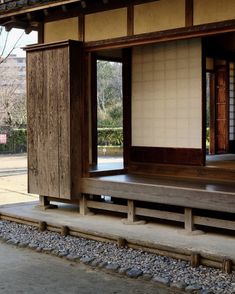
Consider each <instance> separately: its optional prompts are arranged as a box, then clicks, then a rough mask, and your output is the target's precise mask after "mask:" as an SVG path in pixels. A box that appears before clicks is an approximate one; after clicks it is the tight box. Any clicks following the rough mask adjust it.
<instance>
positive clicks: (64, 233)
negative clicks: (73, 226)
mask: <svg viewBox="0 0 235 294" xmlns="http://www.w3.org/2000/svg"><path fill="white" fill-rule="evenodd" d="M61 235H62V236H68V235H69V227H67V226H62V227H61Z"/></svg>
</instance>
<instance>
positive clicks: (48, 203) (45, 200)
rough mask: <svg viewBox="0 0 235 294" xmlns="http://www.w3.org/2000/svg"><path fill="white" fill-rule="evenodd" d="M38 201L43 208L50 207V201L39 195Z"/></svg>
mask: <svg viewBox="0 0 235 294" xmlns="http://www.w3.org/2000/svg"><path fill="white" fill-rule="evenodd" d="M39 201H40V205H41V206H44V207H45V206H48V205H50V201H49V200H48V198H47V196H43V195H40V196H39Z"/></svg>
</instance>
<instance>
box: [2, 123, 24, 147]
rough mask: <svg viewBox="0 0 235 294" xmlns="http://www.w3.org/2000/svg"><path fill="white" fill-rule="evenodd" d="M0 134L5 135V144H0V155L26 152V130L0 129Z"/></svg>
mask: <svg viewBox="0 0 235 294" xmlns="http://www.w3.org/2000/svg"><path fill="white" fill-rule="evenodd" d="M0 134H7V144H0V153H21V152H26V151H27V131H26V129H12V130H6V129H5V130H4V129H0Z"/></svg>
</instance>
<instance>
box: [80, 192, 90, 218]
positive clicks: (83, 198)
mask: <svg viewBox="0 0 235 294" xmlns="http://www.w3.org/2000/svg"><path fill="white" fill-rule="evenodd" d="M79 212H80V214H81V215H86V214H88V213H89V208H88V206H87V195H85V194H82V196H81V199H80V203H79Z"/></svg>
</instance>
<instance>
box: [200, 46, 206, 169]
mask: <svg viewBox="0 0 235 294" xmlns="http://www.w3.org/2000/svg"><path fill="white" fill-rule="evenodd" d="M201 50H202V59H201V70H202V71H201V72H202V97H201V103H202V109H201V114H202V124H201V128H202V136H201V138H202V147H201V148H202V155H201V165H205V164H206V50H205V46H204V43H203V41H202V49H201Z"/></svg>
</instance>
